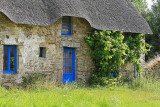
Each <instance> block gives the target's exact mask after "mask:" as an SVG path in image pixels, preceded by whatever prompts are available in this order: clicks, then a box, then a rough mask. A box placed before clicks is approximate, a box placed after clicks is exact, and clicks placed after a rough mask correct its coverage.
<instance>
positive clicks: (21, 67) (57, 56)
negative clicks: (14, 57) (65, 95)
mask: <svg viewBox="0 0 160 107" xmlns="http://www.w3.org/2000/svg"><path fill="white" fill-rule="evenodd" d="M61 22H62V19H59V20H58V21H57V22H55V23H54V24H52V25H51V26H33V25H22V24H15V23H14V22H12V21H10V20H9V19H8V18H7V17H6V16H5V15H3V14H1V13H0V77H1V78H0V79H1V80H3V79H5V78H7V77H8V79H10V78H13V77H14V78H15V79H14V80H16V81H17V83H21V76H23V75H26V74H27V73H33V72H40V73H48V74H52V78H53V79H56V80H58V81H60V82H62V76H63V47H72V48H75V51H76V80H79V79H80V78H81V77H82V74H83V73H85V74H87V77H88V76H89V74H90V72H92V71H93V70H94V65H93V63H92V60H91V57H90V54H89V53H88V52H87V49H89V47H88V45H87V44H86V43H85V42H84V36H85V35H87V33H88V32H90V31H91V30H92V28H91V26H90V24H89V23H88V22H87V21H86V20H85V19H82V18H76V17H72V35H71V36H61V27H62V26H61V25H62V23H61ZM4 45H17V47H18V73H17V74H3V47H4ZM39 47H46V58H40V57H39Z"/></svg>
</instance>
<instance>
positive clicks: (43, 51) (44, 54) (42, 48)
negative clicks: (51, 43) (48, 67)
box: [39, 47, 46, 58]
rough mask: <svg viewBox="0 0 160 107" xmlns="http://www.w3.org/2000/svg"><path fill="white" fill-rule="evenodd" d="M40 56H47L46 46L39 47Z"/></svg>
mask: <svg viewBox="0 0 160 107" xmlns="http://www.w3.org/2000/svg"><path fill="white" fill-rule="evenodd" d="M39 57H41V58H45V57H46V48H45V47H40V48H39Z"/></svg>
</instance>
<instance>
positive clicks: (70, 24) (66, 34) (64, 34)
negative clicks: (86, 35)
mask: <svg viewBox="0 0 160 107" xmlns="http://www.w3.org/2000/svg"><path fill="white" fill-rule="evenodd" d="M67 17H69V33H61V35H62V36H71V34H72V20H71V16H67ZM62 27H63V17H62ZM61 31H62V30H61Z"/></svg>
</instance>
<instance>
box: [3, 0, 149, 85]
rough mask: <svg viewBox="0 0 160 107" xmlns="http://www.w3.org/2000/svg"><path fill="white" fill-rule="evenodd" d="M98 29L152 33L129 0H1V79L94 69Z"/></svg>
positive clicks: (65, 77) (72, 76)
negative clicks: (91, 42)
mask: <svg viewBox="0 0 160 107" xmlns="http://www.w3.org/2000/svg"><path fill="white" fill-rule="evenodd" d="M93 29H98V30H112V31H123V32H131V33H143V34H151V33H152V31H151V30H150V27H149V26H148V24H147V22H146V21H145V20H144V18H143V17H142V16H141V15H140V14H139V13H138V12H137V10H136V9H135V8H134V6H133V5H132V3H131V2H129V1H128V0H0V80H1V82H7V81H14V82H17V83H21V82H22V81H21V78H22V76H23V75H26V74H28V73H34V72H37V73H45V74H48V75H49V76H50V78H52V79H55V80H58V81H60V82H66V81H69V82H72V81H75V80H79V79H80V78H82V75H83V74H84V73H85V74H86V77H88V76H89V74H90V73H91V72H92V71H93V70H94V65H93V63H92V59H91V57H90V54H89V53H88V52H87V51H86V50H87V49H89V47H88V45H87V44H86V43H85V42H84V37H85V36H86V35H88V34H89V33H90V32H91V31H92V30H93Z"/></svg>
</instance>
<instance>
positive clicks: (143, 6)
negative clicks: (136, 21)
mask: <svg viewBox="0 0 160 107" xmlns="http://www.w3.org/2000/svg"><path fill="white" fill-rule="evenodd" d="M130 1H131V2H132V3H133V5H134V7H135V8H136V9H137V10H138V11H139V12H140V14H141V15H142V16H143V17H144V18H145V17H146V16H147V11H148V4H147V1H146V0H130Z"/></svg>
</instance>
